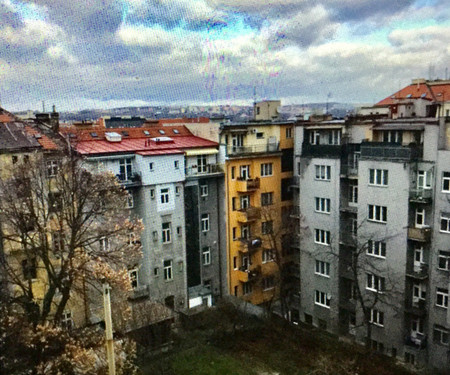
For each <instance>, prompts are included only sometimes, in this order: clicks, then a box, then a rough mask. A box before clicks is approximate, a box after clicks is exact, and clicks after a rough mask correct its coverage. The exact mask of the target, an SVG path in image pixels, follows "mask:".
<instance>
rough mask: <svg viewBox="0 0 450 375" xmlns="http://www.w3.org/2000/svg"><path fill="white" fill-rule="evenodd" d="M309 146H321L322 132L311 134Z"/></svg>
mask: <svg viewBox="0 0 450 375" xmlns="http://www.w3.org/2000/svg"><path fill="white" fill-rule="evenodd" d="M309 144H311V145H320V132H319V131H318V130H312V131H310V132H309Z"/></svg>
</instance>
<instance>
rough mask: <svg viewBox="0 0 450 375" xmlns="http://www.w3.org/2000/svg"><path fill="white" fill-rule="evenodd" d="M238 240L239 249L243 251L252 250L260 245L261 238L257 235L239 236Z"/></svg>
mask: <svg viewBox="0 0 450 375" xmlns="http://www.w3.org/2000/svg"><path fill="white" fill-rule="evenodd" d="M239 240H240V241H241V248H240V251H241V252H243V253H247V252H250V253H251V252H254V251H256V250H258V249H259V248H260V247H261V245H262V240H261V238H259V237H248V238H240V239H239Z"/></svg>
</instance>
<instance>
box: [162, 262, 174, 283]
mask: <svg viewBox="0 0 450 375" xmlns="http://www.w3.org/2000/svg"><path fill="white" fill-rule="evenodd" d="M163 270H164V280H166V281H170V280H173V261H172V259H167V260H163Z"/></svg>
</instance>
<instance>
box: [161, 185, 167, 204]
mask: <svg viewBox="0 0 450 375" xmlns="http://www.w3.org/2000/svg"><path fill="white" fill-rule="evenodd" d="M161 203H162V204H165V203H169V189H168V188H167V189H161Z"/></svg>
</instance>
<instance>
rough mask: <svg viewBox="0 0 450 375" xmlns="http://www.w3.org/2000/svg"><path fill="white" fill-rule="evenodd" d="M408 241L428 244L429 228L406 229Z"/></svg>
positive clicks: (429, 237)
mask: <svg viewBox="0 0 450 375" xmlns="http://www.w3.org/2000/svg"><path fill="white" fill-rule="evenodd" d="M408 240H412V241H418V242H430V240H431V228H415V227H409V228H408Z"/></svg>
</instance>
